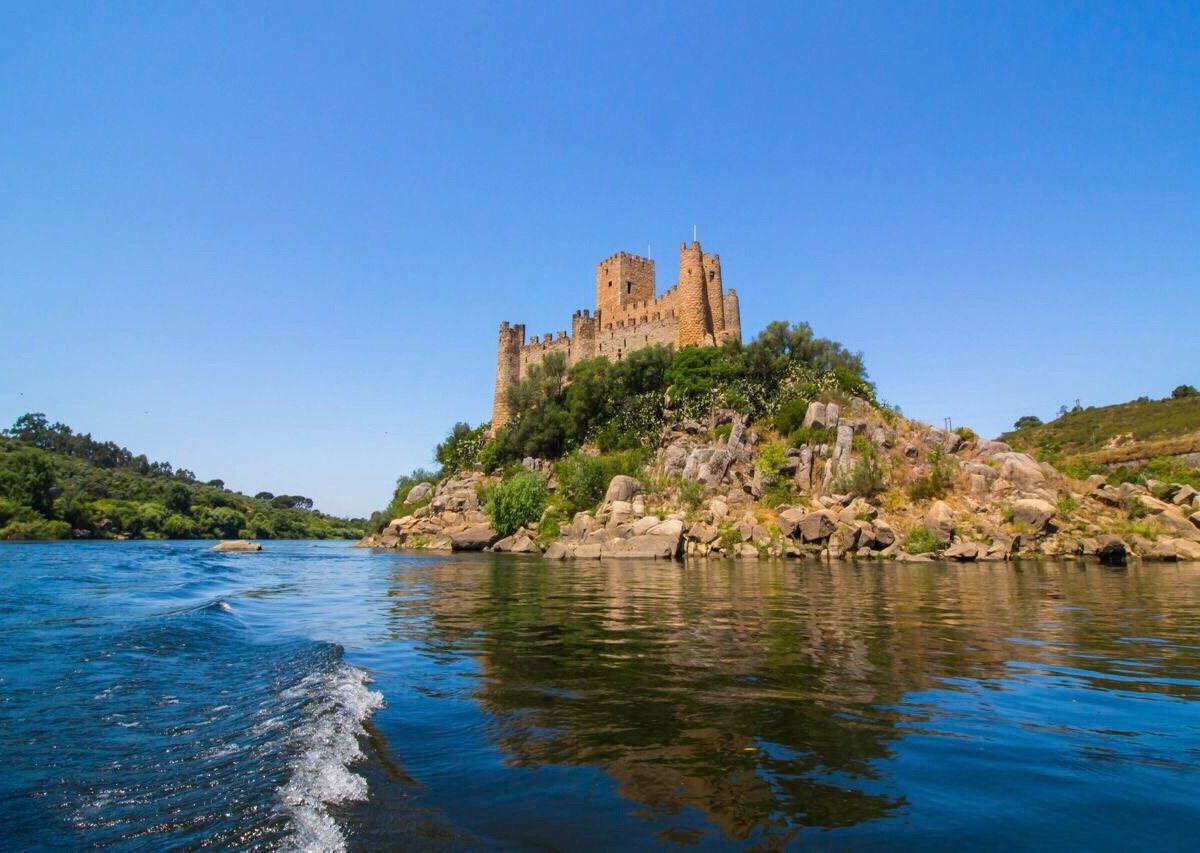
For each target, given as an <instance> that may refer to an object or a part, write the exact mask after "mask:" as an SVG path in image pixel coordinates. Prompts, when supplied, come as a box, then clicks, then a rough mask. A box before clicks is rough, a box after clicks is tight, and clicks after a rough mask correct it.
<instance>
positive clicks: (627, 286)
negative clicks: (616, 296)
mask: <svg viewBox="0 0 1200 853" xmlns="http://www.w3.org/2000/svg"><path fill="white" fill-rule="evenodd" d="M625 293H627V294H629V293H633V282H632V281H627V282H625Z"/></svg>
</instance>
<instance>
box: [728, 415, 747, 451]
mask: <svg viewBox="0 0 1200 853" xmlns="http://www.w3.org/2000/svg"><path fill="white" fill-rule="evenodd" d="M745 431H746V424H745V422H743V421H742V419H741V418H740V417H738V418H734V420H733V427H732V428H731V429H730V431H729V441H728V443H727V444H726V445H725V446H726V447H728V448H729V452H730V453H737V452H738V451H739V450H741V448H742V434H743V433H744V432H745Z"/></svg>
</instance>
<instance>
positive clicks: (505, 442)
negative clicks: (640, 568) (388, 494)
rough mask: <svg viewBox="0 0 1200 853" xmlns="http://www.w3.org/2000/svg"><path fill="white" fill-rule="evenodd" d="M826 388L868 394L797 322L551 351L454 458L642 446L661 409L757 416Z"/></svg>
mask: <svg viewBox="0 0 1200 853" xmlns="http://www.w3.org/2000/svg"><path fill="white" fill-rule="evenodd" d="M834 393H843V394H846V395H856V396H861V397H866V398H868V399H873V398H874V386H872V385H871V383H870V382H869V381H868V380H867V376H866V370H865V368H864V366H863V362H862V356H861V355H860V354H856V353H851V352H849V351H848V350H846V348H845V347H843V346H842V345H841V344H839V343H836V342H835V341H830V340H827V339H824V338H817V337H815V336H814V335H813V332H812V329H811V328H810V327H809V326H808V324H807V323H800V324H798V325H795V326H789V325H788V324H787V323H784V322H775V323H771V324H770V325H769V326H767V328H766V329H764V330H763V332H762V333H761V334H760V335H759V336H758V338H756V339H755V340H754V341H753V342H752V343H750V344H748V345H746V346H743V345H741V344H740V343H737V342H731V343H727V344H725V346H722V347H684V348H683V349H680V350H674V349H673V348H671V347H666V346H658V347H650V348H648V349H643V350H637V351H635V352H632V353H630V354H629V355H628V356H626V357H625V358H623V359H622V360H620V361H618V362H615V363H614V362H610V361H609V360H608V359H607V358H603V357H601V358H594V359H589V360H587V361H582V362H579V363H578V364H576V365H574V366H573V367H571V368H570V369H569V370H568V369H567V367H566V362H565V359H563V358H562V357H561V354H555V355H552V356H550V357H548V358H547V359H546V360H545V361H544V362H543V363H542V364H540V365H535V366H534V367H533V368H532V369H530V371H529V374H528V375H527V376H526V377H525V378H523V379H522V380H521V381H520V382H519V383H518V384H517V385H516V386H514V387H513V388H512V389H511V390H510V392H509V398H508V401H509V404H510V406H511V408H512V411H513V416H512V420H511V422H510V423H509V424H507V425H506V426H505V427H504V428H502V429H500V430H498V431H497V433H496V435H495V436H494V437H493V438H492V440H491V441H489V442H486V443H483V442H480V443H478V444H477V446H478V453H477V455H476V456H475V458H474V459H471V458H470V457H469V455H467V454H456V458H458V457H459V456H461V457H462V458H461V459H458V461H459V462H460V464H461V463H480V464H482V465H483V467H484V468H485V469H488V470H491V469H495V468H497V467H500V466H503V465H504V464H506V463H508V462H512V461H515V460H520V459H522V458H524V457H527V456H531V457H536V458H541V459H557V458H559V457H561V456H563V455H564V454H566V453H569V452H570V451H571V450H574V449H576V448H578V447H581V446H583V445H584V444H592V445H595V446H596V447H597V448H599V449H600V450H601V451H603V452H611V451H616V450H630V449H633V448H636V447H642V446H646V445H648V444H649V443H650V442H651V441H652V440H653V439H654V438H655V437H656V436H657V434H658V432H659V431H660V430H661V429H662V426H663V423H664V420H665V418H666V417H667V413H668V412H670V413H671V414H672V415H673V416H674V417H675V418H676V419H682V418H688V417H693V418H706V417H707V416H708V414H709V413H710V412H711V411H713V410H714V409H719V408H729V409H736V410H737V411H739V412H741V413H743V414H745V415H748V416H749V417H750V418H751V419H759V418H765V417H770V416H772V415H774V414H775V413H776V412H777V411H779V410H780V409H781V408H782V407H785V406H787V407H791V408H792V409H793V410H794V409H798V408H799V407H800V406H805V405H807V401H808V400H812V399H816V398H817V397H819V396H822V395H825V396H827V395H829V394H834ZM454 440H455V436H453V435H452V436H451V438H450V439H448V441H450V442H454ZM448 455H449V454H448ZM441 456H442V449H441V448H439V458H441Z"/></svg>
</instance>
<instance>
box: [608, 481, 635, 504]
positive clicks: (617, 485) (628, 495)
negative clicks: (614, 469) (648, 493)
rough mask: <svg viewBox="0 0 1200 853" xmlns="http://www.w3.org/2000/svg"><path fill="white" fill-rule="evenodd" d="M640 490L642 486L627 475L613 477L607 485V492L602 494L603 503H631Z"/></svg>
mask: <svg viewBox="0 0 1200 853" xmlns="http://www.w3.org/2000/svg"><path fill="white" fill-rule="evenodd" d="M641 490H642V484H641V483H639V482H638V481H637V480H635V479H634V478H633V477H630V476H629V475H627V474H618V475H617V476H615V477H613V478H612V480H611V481H609V484H608V491H606V492H605V493H604V502H605V503H606V504H611V503H613V502H614V501H626V502H631V501H632V500H633V496H634V495H636V494H637V493H638V492H640V491H641Z"/></svg>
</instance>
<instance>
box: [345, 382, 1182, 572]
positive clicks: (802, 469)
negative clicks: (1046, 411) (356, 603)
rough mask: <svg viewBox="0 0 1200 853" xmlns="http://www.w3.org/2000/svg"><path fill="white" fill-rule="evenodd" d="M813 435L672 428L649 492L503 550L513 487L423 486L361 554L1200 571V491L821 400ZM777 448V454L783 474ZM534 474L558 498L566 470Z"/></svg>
mask: <svg viewBox="0 0 1200 853" xmlns="http://www.w3.org/2000/svg"><path fill="white" fill-rule="evenodd" d="M803 426H804V427H806V428H807V429H806V430H804V431H802V432H801V433H798V434H797V435H800V436H801V439H800V440H799V441H798V442H797V443H796V444H795V445H791V444H784V443H782V441H781V440H780V439H778V438H776V439H774V440H772V434H771V433H770V432H766V435H765V437H764V435H763V434H761V433H760V429H763V428H762V427H761V426H760V425H753V426H752V425H751V424H748V423H747V421H746V420H745V418H744V417H743V416H741V415H740V414H738V413H736V412H732V411H729V410H717V411H714V412H713V413H712V414H711V416H710V417H709V418H708V420H707V424H706V423H704V422H702V421H701V420H696V419H691V418H683V419H681V420H680V421H678V422H677V423H676V424H675V425H673V426H670V427H667V428H665V429H664V431H663V433H662V436H661V440H660V442H659V445H658V447H657V449H656V453H655V455H654V458H653V459H652V460H651V461H650V462H649V464H648V465H647V467H646V469H645V478H644V479H643V480H639V479H638V478H636V477H631V476H626V475H618V476H616V477H614V478H613V479H612V480H611V481H610V482H609V483H608V486H607V489H606V490H605V493H604V496H603V499H602V500H600V501H599V502H598V503H597V505H596V506H595V507H592V508H588V509H586V510H585V511H583V512H579V513H576V514H574V515H573V517H571V519H570V521H569V522H568V521H566V520H565V519H563V518H562V517H561V515H559V516H556V517H555V518H554V521H553V526H552V527H546V529H545V530H543V529H542V522H541V521H538V522H531V523H530V524H529V525H528V526H527V527H524V528H522V529H520V530H518V531H516V532H514V533H513V534H512V535H510V536H505V537H503V538H502V537H500V536H499V535H498V534H497V532H496V531H495V530H494V529H493V528H492V527H491V525H490V523H489V521H488V517H487V515H486V514H485V513H484V512H483V509H482V507H481V504H480V495H481V494H483V492H484V491H485V489H486V488H487V487H488V485H489V483H494V482H496V481H497V478H496V477H494V476H493V477H486V476H485V475H483V474H482V473H478V472H476V473H462V474H457V475H455V476H453V477H450V478H447V479H445V480H443V481H442V482H440V483H438V484H437V485H436V486H432V485H429V484H422V485H419V486H417V487H415V488H414V489H413V490H412V491H410V492H409V495H408V501H409V503H408V504H406V506H407V507H409V509H408V510H407V512H408V514H407V515H405V516H403V517H401V518H397V519H394V520H393V521H391V522H390V523H389V524H388V525H387V526H386V527H385V528H384V529H383V530H382V531H381V532H380V533H379V534H377V535H375V536H372V537H368V538H367V539H365V540H363V542H362V543H360V544H363V545H368V546H373V547H382V548H420V549H428V550H446V551H449V550H455V551H466V550H493V551H497V552H505V553H513V554H534V553H540V552H542V551H543V550H544V554H545V558H546V559H548V560H555V561H558V560H597V559H598V560H620V559H633V558H637V559H661V560H674V559H680V558H687V559H693V558H704V557H726V558H741V559H748V558H757V557H791V558H808V559H868V558H870V559H881V560H889V559H892V560H925V559H931V558H933V557H938V556H940V557H942V558H944V559H950V560H956V561H961V562H978V563H986V562H989V561H996V560H1009V559H1028V558H1038V557H1054V558H1056V559H1066V560H1078V559H1084V560H1099V561H1101V562H1104V563H1106V564H1109V565H1114V566H1115V565H1124V564H1125V562H1126V561H1128V560H1131V559H1156V560H1195V559H1200V492H1198V490H1197V489H1195V488H1194V487H1192V486H1191V485H1188V484H1184V483H1166V482H1157V481H1147V482H1144V483H1138V484H1134V483H1122V484H1120V485H1116V486H1114V485H1110V484H1109V483H1107V482H1106V481H1105V479H1104V478H1103V477H1096V476H1093V477H1089V478H1087V479H1086V480H1073V479H1071V478H1069V477H1066V476H1064V475H1063V474H1062V473H1061V472H1060V471H1058V470H1056V469H1055V468H1054V467H1052V466H1050V465H1048V464H1046V463H1044V462H1039V461H1038V460H1037V459H1035V458H1034V457H1032V456H1030V455H1028V454H1026V453H1022V452H1020V451H1018V450H1014V449H1013V448H1012V447H1010V446H1009V445H1007V444H1005V443H1003V442H999V441H986V440H982V439H979V438H978V437H976V436H974V435H973V434H971V433H969V431H958V432H950V431H948V430H943V429H938V428H933V427H929V426H927V425H923V424H919V423H916V422H912V421H905V420H904V419H902V418H898V417H895V416H891V415H888V414H887V413H885V412H882V411H880V410H878V409H875V408H873V407H872V406H870V405H869V404H867V403H866V402H865V401H862V400H852V401H850V402H849V403H848V404H846V405H842V404H840V403H839V402H836V401H830V400H816V401H812V402H810V403H809V404H808V406H807V411H806V413H805V416H804V419H803ZM804 437H808V439H810V440H805V438H804ZM766 445H774V446H773V448H772V456H771V457H770V458H771V459H772V460H773V461H772V462H771V463H770V465H768V466H764V465H763V464H762V462H761V459H762V458H764V457H762V452H763V447H764V446H766ZM867 460H873V464H875V465H877V467H878V470H879V471H880V472H881V473H880V475H879V476H880V477H881V478H882V480H883V482H881V483H880V484H878V485H876V486H873V487H871V488H868V489H866V490H865V491H864V492H863V493H862V494H859V495H856V494H855V489H861V488H863V484H864V483H866V485H867V486H871V481H870V478H866V479H863V478H858V479H855V478H854V477H851V476H850V475H851V474H853V473H854V472H855V471H856V470H858V469H860V468H861V466H862V465H863V464H864V463H865V462H866V461H867ZM523 467H524V468H525V469H526V470H529V471H535V472H540V473H541V475H542V476H544V477H545V478H546V481H547V486H548V488H549V489H550V491H551V492H553V491H554V490H555V488H556V486H557V484H556V481H555V478H554V468H553V465H552V464H551V463H549V462H545V461H542V460H536V459H527V460H525V461H524V462H523ZM647 484H650V485H647ZM922 484H924V485H922ZM918 486H920V487H921V488H917V487H918ZM426 502H427V505H422V504H425V503H426ZM544 520H545V519H543V521H544ZM549 530H557V531H558V533H557V535H556V536H548V535H547V531H549ZM930 549H931V550H930ZM919 551H920V552H927V553H915V552H919ZM910 552H911V553H910Z"/></svg>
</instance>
